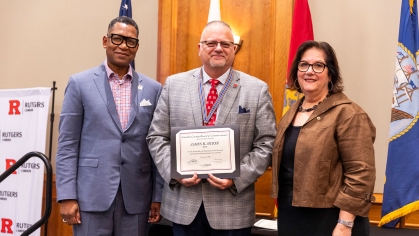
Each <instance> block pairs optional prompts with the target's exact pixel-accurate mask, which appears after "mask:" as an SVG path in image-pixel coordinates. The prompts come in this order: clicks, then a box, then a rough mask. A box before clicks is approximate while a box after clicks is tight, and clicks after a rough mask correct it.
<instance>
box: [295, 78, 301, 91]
mask: <svg viewBox="0 0 419 236" xmlns="http://www.w3.org/2000/svg"><path fill="white" fill-rule="evenodd" d="M296 80H297V79H295V80H294V81H293V83H294V87H295V88H296V89H297V91H298V92H300V91H299V90H301V87H299V88H298V87H297V83H295V81H296Z"/></svg>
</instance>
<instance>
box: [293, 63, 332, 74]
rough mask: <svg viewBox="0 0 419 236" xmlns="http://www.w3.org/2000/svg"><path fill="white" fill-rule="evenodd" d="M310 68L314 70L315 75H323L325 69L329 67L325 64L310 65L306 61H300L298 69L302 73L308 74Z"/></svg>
mask: <svg viewBox="0 0 419 236" xmlns="http://www.w3.org/2000/svg"><path fill="white" fill-rule="evenodd" d="M310 66H311V68H312V69H313V71H314V73H322V72H323V71H324V68H326V66H327V65H326V64H324V63H323V62H315V63H313V64H310V63H308V62H306V61H299V62H298V65H297V68H298V70H299V71H301V72H307V71H308V69H309V68H310Z"/></svg>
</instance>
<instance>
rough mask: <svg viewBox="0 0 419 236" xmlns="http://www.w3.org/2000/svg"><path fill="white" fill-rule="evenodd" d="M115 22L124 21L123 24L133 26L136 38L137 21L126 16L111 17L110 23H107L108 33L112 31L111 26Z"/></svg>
mask: <svg viewBox="0 0 419 236" xmlns="http://www.w3.org/2000/svg"><path fill="white" fill-rule="evenodd" d="M116 23H124V24H127V25H132V26H134V28H135V30H136V31H137V38H138V25H137V23H135V21H134V20H133V19H132V18H130V17H127V16H120V17H117V18H115V19H113V20H112V21H111V23H109V26H108V34H109V33H110V32H111V31H112V28H113V26H114V25H115V24H116Z"/></svg>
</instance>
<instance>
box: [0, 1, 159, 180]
mask: <svg viewBox="0 0 419 236" xmlns="http://www.w3.org/2000/svg"><path fill="white" fill-rule="evenodd" d="M131 2H132V8H133V12H132V14H133V19H134V20H135V21H136V22H137V24H138V26H139V31H140V32H139V39H140V46H139V50H138V52H137V57H136V70H137V71H139V72H141V73H143V74H146V75H148V76H149V77H151V78H155V77H156V69H157V64H156V61H157V22H158V1H156V0H151V1H150V0H132V1H131ZM120 3H121V1H120V0H88V1H86V0H34V1H32V0H20V1H0V89H10V88H29V87H51V86H52V81H56V82H57V84H56V86H57V87H58V90H57V91H56V98H55V106H54V109H55V118H56V119H55V122H54V128H53V131H54V133H53V145H52V147H53V151H52V155H51V156H52V164H53V166H54V167H55V153H56V146H57V139H58V122H59V116H60V112H61V107H62V106H61V103H62V101H63V97H64V89H65V87H66V85H67V81H68V78H69V77H70V75H71V74H74V73H76V72H79V71H82V70H86V69H88V68H91V67H94V66H98V65H99V64H101V63H102V62H103V61H104V60H105V58H106V57H105V50H104V49H103V48H102V37H103V36H104V35H106V33H107V28H108V24H109V22H110V21H111V20H112V19H113V18H115V17H117V16H118V14H119V5H120ZM0 122H1V121H0ZM48 126H49V125H48ZM48 137H49V131H48ZM48 143H49V141H47V147H46V151H45V153H46V154H47V155H48V149H49V147H48ZM0 172H1V171H0Z"/></svg>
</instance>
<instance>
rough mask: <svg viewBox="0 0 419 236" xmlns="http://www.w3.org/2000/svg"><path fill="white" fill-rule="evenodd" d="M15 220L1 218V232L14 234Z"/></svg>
mask: <svg viewBox="0 0 419 236" xmlns="http://www.w3.org/2000/svg"><path fill="white" fill-rule="evenodd" d="M12 225H13V221H12V220H11V219H7V218H1V225H0V226H1V230H0V233H5V234H13V230H12Z"/></svg>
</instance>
